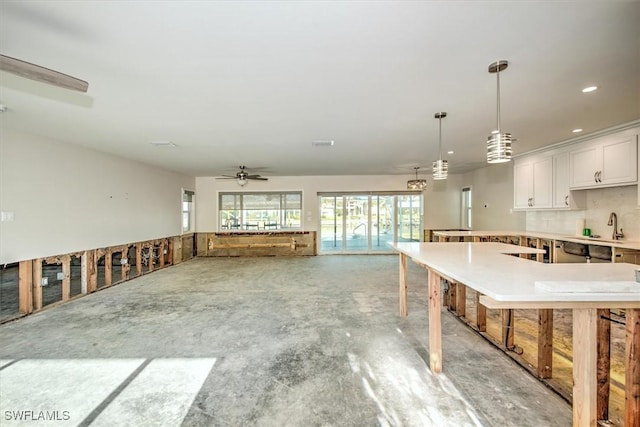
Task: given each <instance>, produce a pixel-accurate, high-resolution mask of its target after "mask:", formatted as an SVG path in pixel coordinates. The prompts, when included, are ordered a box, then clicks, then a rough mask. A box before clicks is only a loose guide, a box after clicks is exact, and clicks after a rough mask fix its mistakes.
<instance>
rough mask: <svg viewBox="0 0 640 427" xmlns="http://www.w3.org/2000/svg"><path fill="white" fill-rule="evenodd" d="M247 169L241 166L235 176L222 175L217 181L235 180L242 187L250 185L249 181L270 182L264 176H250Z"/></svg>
mask: <svg viewBox="0 0 640 427" xmlns="http://www.w3.org/2000/svg"><path fill="white" fill-rule="evenodd" d="M246 168H247V167H246V166H240V171H239V172H237V173H236V174H235V175H233V176H232V175H222V176H221V177H219V178H217V179H235V180H236V182H237V183H238V185H239V186H240V187H244V186H245V185H247V184H248V183H249V180H253V181H268V180H269V178H265V177H263V176H260V175H250V174H249V173H248V172H247V171H246V170H245V169H246Z"/></svg>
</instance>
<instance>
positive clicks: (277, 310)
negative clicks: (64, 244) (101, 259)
mask: <svg viewBox="0 0 640 427" xmlns="http://www.w3.org/2000/svg"><path fill="white" fill-rule="evenodd" d="M397 288H398V257H397V256H392V255H374V256H364V255H363V256H359V255H349V256H319V257H304V258H303V257H301V258H198V259H194V260H192V261H189V262H186V263H183V264H180V265H177V266H174V267H170V268H166V269H163V270H160V271H157V272H154V273H153V274H149V275H145V276H142V277H140V278H137V279H134V280H131V281H129V282H126V283H123V284H120V285H117V286H115V287H113V288H110V289H106V290H102V291H100V292H97V293H95V294H92V295H89V296H87V297H84V298H82V299H79V300H76V301H73V302H71V303H69V304H65V305H62V306H60V307H56V308H52V309H50V310H45V311H43V312H41V313H39V314H35V315H32V316H29V317H27V318H24V319H20V320H19V321H16V322H12V323H8V324H5V325H2V326H1V327H0V343H2V345H1V346H0V359H3V360H13V359H29V360H31V361H34V362H35V363H37V362H38V360H40V361H41V362H42V363H45V362H46V361H50V360H51V359H65V360H68V359H74V360H78V361H82V360H85V359H104V360H105V363H106V362H107V361H109V360H112V359H127V358H129V359H132V358H133V359H135V358H143V359H145V360H147V361H151V362H149V363H152V361H153V360H155V359H162V358H182V359H186V360H189V359H209V360H211V359H215V364H212V365H211V368H210V369H209V370H208V371H207V372H206V378H205V379H204V380H203V382H202V384H201V386H199V388H198V391H197V393H195V395H194V396H193V398H192V402H191V403H190V406H189V408H188V410H187V411H186V415H184V418H182V419H181V420H180V421H179V422H178V421H177V420H176V419H174V420H173V421H170V420H166V422H165V423H163V420H158V419H153V418H149V419H147V420H146V424H145V423H143V424H140V425H182V426H239V425H255V426H301V425H304V426H354V425H358V426H360V425H381V426H425V425H427V426H428V425H433V426H478V425H482V426H518V427H521V426H536V427H538V426H565V425H566V426H569V425H571V408H570V406H569V405H568V404H567V403H566V402H564V401H563V400H561V399H560V398H559V397H558V396H556V395H555V394H553V393H552V392H551V391H549V390H548V389H547V388H546V387H544V386H543V385H542V384H540V383H538V382H537V381H535V380H534V379H532V378H531V377H530V376H529V374H527V373H526V372H524V371H523V370H522V369H521V368H520V367H519V366H517V365H516V364H515V363H513V361H511V360H510V359H509V358H508V357H506V356H505V355H504V354H503V353H501V352H500V351H499V350H497V349H495V348H493V347H492V346H491V345H490V344H489V343H487V342H486V341H485V340H484V339H482V338H481V337H479V336H478V335H477V334H475V333H474V332H472V331H471V330H469V329H468V328H467V327H466V326H464V325H462V324H461V322H459V321H458V320H457V319H455V318H454V317H453V316H451V315H449V314H448V313H443V351H444V372H443V374H441V375H433V374H432V373H431V372H430V371H429V369H428V360H429V354H428V340H427V330H428V319H427V273H426V271H424V270H423V269H421V268H419V267H418V266H415V265H413V264H412V263H410V266H409V316H408V317H406V318H401V317H399V316H398V314H397V312H398V294H397ZM14 365H17V363H14V364H13V365H8V367H7V368H6V369H7V370H9V369H11V366H14ZM145 369H146V368H145ZM2 372H3V371H2V368H1V367H0V381H1V382H4V380H3V379H2ZM150 372H151V371H150ZM199 372H201V371H199ZM142 373H144V370H142V372H141V373H140V374H139V375H138V376H136V378H143V379H144V378H145V376H144V375H142ZM166 375H167V376H170V375H171V370H170V368H167V369H166ZM157 376H163V374H162V369H157V370H154V371H153V375H151V376H150V377H148V378H147V379H146V380H140V381H142V384H154V381H157V380H158V378H157ZM134 381H135V378H134V379H133V380H132V381H131V382H130V383H127V384H124V385H121V388H122V390H121V393H120V394H121V395H122V396H125V395H126V393H127V392H128V391H127V390H128V388H129V387H132V386H133V385H134ZM196 383H197V382H196ZM196 383H194V384H196ZM43 385H46V387H51V386H52V384H49V383H47V382H46V381H44V379H39V378H33V379H32V380H30V381H25V382H23V386H24V387H25V388H27V389H34V390H36V389H38V388H41V387H42V386H43ZM143 388H144V387H143ZM143 394H144V393H143ZM3 398H4V397H3V395H0V400H2V399H3ZM116 399H117V398H116ZM116 399H113V401H111V402H109V404H106V405H104V404H103V405H102V406H101V407H100V408H99V409H100V411H99V413H98V414H97V415H96V418H95V419H96V420H97V419H98V417H100V416H105V417H107V418H105V419H106V420H108V419H111V420H112V421H114V422H115V421H116V419H115V418H112V417H115V415H111V416H108V414H110V412H109V411H112V410H113V409H114V408H116V406H113V407H111V408H110V405H115V401H116ZM0 403H1V402H0ZM29 404H30V403H29V402H28V401H25V402H24V406H27V407H28V406H29ZM165 404H166V405H168V406H171V405H172V403H171V402H170V401H167V402H166V403H165ZM176 404H177V402H176ZM180 404H181V405H184V403H180ZM16 409H21V408H20V407H18V408H16ZM24 409H26V408H24ZM94 410H95V409H94ZM116 412H120V411H119V410H118V411H116ZM110 417H111V418H110ZM69 425H74V424H69ZM113 425H117V424H113Z"/></svg>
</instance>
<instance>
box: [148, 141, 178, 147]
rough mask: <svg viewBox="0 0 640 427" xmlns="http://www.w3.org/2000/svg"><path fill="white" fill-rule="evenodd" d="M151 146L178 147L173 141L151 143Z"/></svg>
mask: <svg viewBox="0 0 640 427" xmlns="http://www.w3.org/2000/svg"><path fill="white" fill-rule="evenodd" d="M149 144H151V145H153V146H155V147H177V145H176V144H174V143H173V142H171V141H151V142H150V143H149Z"/></svg>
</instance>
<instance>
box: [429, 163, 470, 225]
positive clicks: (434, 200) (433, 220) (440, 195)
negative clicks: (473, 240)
mask: <svg viewBox="0 0 640 427" xmlns="http://www.w3.org/2000/svg"><path fill="white" fill-rule="evenodd" d="M461 192H462V175H453V174H450V175H449V177H448V178H447V179H446V180H440V181H431V180H430V181H429V185H428V187H427V189H426V190H425V192H424V228H425V229H428V230H447V229H458V228H460V203H461V201H462V194H461Z"/></svg>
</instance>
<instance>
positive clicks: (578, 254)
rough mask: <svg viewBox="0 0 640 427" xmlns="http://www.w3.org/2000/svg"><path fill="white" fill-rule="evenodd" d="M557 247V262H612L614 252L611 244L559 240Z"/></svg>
mask: <svg viewBox="0 0 640 427" xmlns="http://www.w3.org/2000/svg"><path fill="white" fill-rule="evenodd" d="M555 249H556V262H557V263H587V262H593V263H596V262H611V255H612V252H611V248H610V247H609V246H599V245H587V244H582V243H574V242H557V243H556V245H555Z"/></svg>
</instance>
